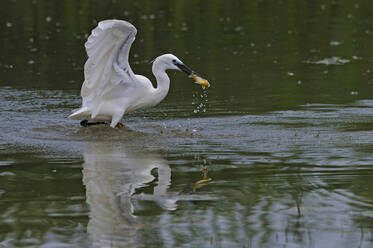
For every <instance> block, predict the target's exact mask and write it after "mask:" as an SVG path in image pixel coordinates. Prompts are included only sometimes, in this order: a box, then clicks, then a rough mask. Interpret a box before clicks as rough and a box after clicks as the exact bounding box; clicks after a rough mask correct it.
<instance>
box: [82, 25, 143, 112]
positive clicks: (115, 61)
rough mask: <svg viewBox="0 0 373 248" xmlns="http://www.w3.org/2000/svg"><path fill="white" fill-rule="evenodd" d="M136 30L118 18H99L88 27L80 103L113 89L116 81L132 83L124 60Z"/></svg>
mask: <svg viewBox="0 0 373 248" xmlns="http://www.w3.org/2000/svg"><path fill="white" fill-rule="evenodd" d="M136 32H137V30H136V28H135V27H134V26H133V25H132V24H130V23H128V22H126V21H120V20H105V21H101V22H99V23H98V25H97V27H96V28H95V29H93V30H92V33H91V35H90V36H89V37H88V41H87V42H86V43H85V48H86V51H87V55H88V60H87V62H86V63H85V65H84V83H83V86H82V90H81V96H82V97H83V105H85V104H87V103H88V102H90V101H91V100H93V99H97V98H101V97H103V96H104V95H105V94H106V93H108V92H112V91H113V90H114V91H115V88H116V87H117V86H118V85H119V84H122V85H123V84H136V79H135V74H134V73H133V71H132V69H131V67H130V65H129V63H128V55H129V51H130V48H131V45H132V43H133V41H134V40H135V36H136Z"/></svg>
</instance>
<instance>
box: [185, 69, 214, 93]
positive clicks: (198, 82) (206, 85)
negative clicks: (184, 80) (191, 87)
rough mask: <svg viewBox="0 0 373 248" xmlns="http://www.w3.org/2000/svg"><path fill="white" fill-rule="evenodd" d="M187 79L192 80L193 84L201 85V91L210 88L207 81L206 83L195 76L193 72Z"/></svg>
mask: <svg viewBox="0 0 373 248" xmlns="http://www.w3.org/2000/svg"><path fill="white" fill-rule="evenodd" d="M189 77H190V78H193V80H194V81H195V83H196V84H199V85H201V86H202V88H203V89H205V88H208V87H210V83H209V81H207V80H206V79H204V78H201V77H199V76H197V75H196V74H194V73H193V72H192V73H191V74H190V75H189Z"/></svg>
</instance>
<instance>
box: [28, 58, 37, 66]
mask: <svg viewBox="0 0 373 248" xmlns="http://www.w3.org/2000/svg"><path fill="white" fill-rule="evenodd" d="M27 63H28V64H29V65H33V64H34V63H35V61H33V60H32V59H31V60H29V61H28V62H27Z"/></svg>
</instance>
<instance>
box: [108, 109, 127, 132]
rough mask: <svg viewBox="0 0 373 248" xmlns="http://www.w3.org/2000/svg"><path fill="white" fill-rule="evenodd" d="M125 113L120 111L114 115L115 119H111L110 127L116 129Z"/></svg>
mask: <svg viewBox="0 0 373 248" xmlns="http://www.w3.org/2000/svg"><path fill="white" fill-rule="evenodd" d="M123 115H124V111H120V112H118V113H116V114H114V115H113V118H112V119H111V123H110V127H112V128H115V127H116V126H117V124H118V123H119V122H120V120H121V119H122V118H123Z"/></svg>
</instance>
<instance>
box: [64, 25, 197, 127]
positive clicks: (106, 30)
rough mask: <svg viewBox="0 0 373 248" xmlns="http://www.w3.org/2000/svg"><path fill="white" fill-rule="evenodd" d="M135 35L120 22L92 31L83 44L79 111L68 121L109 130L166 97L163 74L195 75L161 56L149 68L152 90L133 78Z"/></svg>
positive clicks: (146, 82) (141, 79)
mask: <svg viewBox="0 0 373 248" xmlns="http://www.w3.org/2000/svg"><path fill="white" fill-rule="evenodd" d="M136 33H137V30H136V28H135V27H134V26H133V25H132V24H130V23H128V22H126V21H121V20H105V21H101V22H99V23H98V25H97V27H96V28H95V29H93V30H92V33H91V35H90V36H89V37H88V41H87V42H86V43H85V48H86V51H87V55H88V60H87V61H86V63H85V65H84V83H83V85H82V89H81V96H82V107H81V108H79V109H77V110H75V111H74V112H73V113H72V114H71V115H70V116H69V118H70V119H86V120H88V121H110V122H111V123H110V126H111V127H116V126H117V124H118V123H119V122H120V120H121V119H122V117H123V115H124V114H126V113H128V112H131V111H134V110H138V109H141V108H146V107H152V106H154V105H156V104H158V103H159V102H160V101H162V100H163V99H164V98H165V97H166V95H167V93H168V90H169V87H170V79H169V77H168V76H167V74H166V72H165V71H166V70H168V69H176V70H182V71H184V72H186V73H187V74H194V73H195V72H193V71H192V70H191V69H190V68H189V67H187V66H186V65H184V64H183V63H182V62H181V61H180V60H179V59H178V58H177V57H176V56H175V55H172V54H164V55H161V56H159V57H157V58H156V59H155V60H154V62H153V66H152V71H153V74H154V76H155V77H156V80H157V87H156V88H154V87H153V86H152V84H151V82H150V81H149V79H147V78H146V77H144V76H142V75H136V74H134V72H133V71H132V69H131V67H130V65H129V63H128V55H129V51H130V48H131V45H132V43H133V41H134V40H135V36H136Z"/></svg>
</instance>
